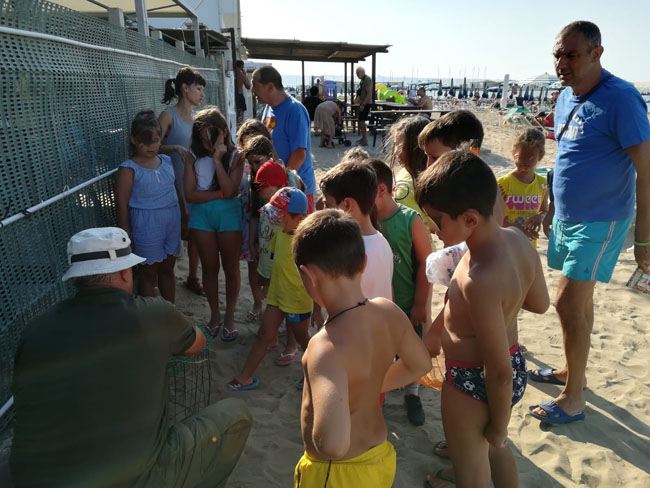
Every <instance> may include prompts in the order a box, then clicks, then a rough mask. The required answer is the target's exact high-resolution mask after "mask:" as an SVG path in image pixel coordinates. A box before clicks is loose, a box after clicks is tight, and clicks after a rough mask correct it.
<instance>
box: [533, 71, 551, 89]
mask: <svg viewBox="0 0 650 488" xmlns="http://www.w3.org/2000/svg"><path fill="white" fill-rule="evenodd" d="M556 81H558V79H557V76H555V75H552V74H550V73H546V72H544V73H542V74H541V75H538V76H536V77H535V78H533V79H532V80H531V84H532V85H537V86H547V85H550V84H552V83H555V82H556Z"/></svg>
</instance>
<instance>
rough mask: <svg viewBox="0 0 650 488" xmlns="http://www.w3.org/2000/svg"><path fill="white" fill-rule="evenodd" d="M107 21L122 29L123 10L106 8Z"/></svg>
mask: <svg viewBox="0 0 650 488" xmlns="http://www.w3.org/2000/svg"><path fill="white" fill-rule="evenodd" d="M108 23H109V24H112V25H116V26H118V27H121V28H122V29H124V12H123V11H122V9H121V8H112V7H111V8H109V9H108Z"/></svg>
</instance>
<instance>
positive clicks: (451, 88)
mask: <svg viewBox="0 0 650 488" xmlns="http://www.w3.org/2000/svg"><path fill="white" fill-rule="evenodd" d="M455 94H456V90H454V79H453V78H452V79H451V83H449V96H452V97H453V96H454V95H455Z"/></svg>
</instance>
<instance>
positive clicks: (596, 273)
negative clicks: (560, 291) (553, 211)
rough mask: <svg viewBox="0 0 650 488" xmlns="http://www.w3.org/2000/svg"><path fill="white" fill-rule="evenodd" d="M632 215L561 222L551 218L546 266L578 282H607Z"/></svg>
mask: <svg viewBox="0 0 650 488" xmlns="http://www.w3.org/2000/svg"><path fill="white" fill-rule="evenodd" d="M631 224H632V217H630V218H628V219H626V220H615V221H612V222H563V221H561V220H557V219H555V218H554V219H553V226H552V228H551V234H550V236H549V239H548V265H549V267H551V268H553V269H557V270H560V271H562V274H563V275H564V276H566V277H567V278H570V279H572V280H577V281H600V282H602V283H609V280H610V279H611V277H612V273H613V272H614V266H616V261H617V260H618V255H619V254H620V253H621V248H622V247H623V243H624V242H625V238H626V237H627V232H628V230H629V229H630V225H631Z"/></svg>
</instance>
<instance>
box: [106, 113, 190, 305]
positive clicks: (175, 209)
mask: <svg viewBox="0 0 650 488" xmlns="http://www.w3.org/2000/svg"><path fill="white" fill-rule="evenodd" d="M160 136H161V130H160V125H159V123H158V120H157V119H156V115H155V114H154V112H153V111H151V110H146V111H143V112H140V113H138V114H137V115H136V116H135V119H134V120H133V123H132V124H131V139H130V144H129V148H130V153H131V159H127V160H126V161H124V162H123V163H122V164H121V165H120V168H119V169H118V171H117V178H116V180H115V204H116V207H117V224H118V225H119V226H120V227H121V228H122V229H124V230H125V231H126V232H127V233H128V234H129V235H130V237H131V241H132V242H133V244H134V252H135V254H137V255H138V256H141V257H143V258H145V259H146V261H145V262H144V264H143V265H142V267H141V268H140V274H139V283H138V293H139V294H140V295H142V296H155V295H156V294H157V293H156V292H155V288H156V287H158V289H159V291H160V295H162V297H163V298H165V299H166V300H169V301H170V302H172V303H174V299H175V298H176V280H175V278H174V264H175V262H176V257H177V256H178V255H179V254H180V250H181V214H180V207H179V195H178V193H177V191H176V186H175V185H174V167H173V165H172V161H171V159H170V158H169V156H166V155H164V154H158V150H159V149H160V141H161V137H160Z"/></svg>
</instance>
